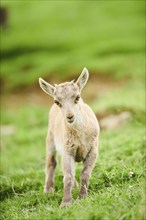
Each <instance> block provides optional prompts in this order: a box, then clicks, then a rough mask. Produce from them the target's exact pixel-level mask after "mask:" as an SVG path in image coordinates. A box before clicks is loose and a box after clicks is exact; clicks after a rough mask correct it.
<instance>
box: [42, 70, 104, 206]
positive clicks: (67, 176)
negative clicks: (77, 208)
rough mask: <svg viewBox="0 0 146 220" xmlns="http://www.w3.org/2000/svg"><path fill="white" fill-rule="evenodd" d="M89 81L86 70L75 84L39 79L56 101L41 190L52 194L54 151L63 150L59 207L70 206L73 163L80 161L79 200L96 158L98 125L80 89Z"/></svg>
mask: <svg viewBox="0 0 146 220" xmlns="http://www.w3.org/2000/svg"><path fill="white" fill-rule="evenodd" d="M87 80H88V71H87V69H85V68H84V70H83V72H82V74H81V75H80V77H79V78H78V80H77V82H76V83H75V82H73V81H72V82H66V83H62V84H59V85H55V87H53V86H51V85H50V84H48V83H46V82H45V81H44V80H42V79H40V81H39V82H40V86H41V88H42V89H43V90H44V91H45V92H46V93H48V94H49V95H51V96H52V97H53V98H54V100H57V102H59V104H58V103H57V104H58V105H59V106H60V107H59V106H57V105H56V104H54V105H53V106H52V108H51V110H50V113H49V128H48V134H47V139H46V146H47V158H46V180H45V187H44V191H45V192H46V193H47V192H54V171H55V167H56V164H57V162H56V159H55V157H56V152H57V151H62V169H63V175H64V197H63V199H62V203H61V206H62V207H65V206H68V205H69V204H71V202H72V196H71V191H72V188H73V187H76V186H77V183H76V180H75V161H76V162H80V161H82V162H83V170H82V172H81V189H80V192H79V197H80V198H83V197H85V196H86V195H87V188H88V183H89V179H90V176H91V172H92V170H93V168H94V165H95V162H96V158H97V155H98V138H99V130H100V129H99V125H98V121H97V119H96V117H95V114H94V113H93V111H92V110H91V108H90V107H89V106H88V105H87V104H85V103H84V102H83V100H82V99H81V98H80V99H79V100H78V101H77V103H76V97H77V96H78V95H80V93H81V90H82V88H83V87H84V85H85V84H86V82H87Z"/></svg>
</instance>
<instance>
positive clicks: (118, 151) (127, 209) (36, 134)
mask: <svg viewBox="0 0 146 220" xmlns="http://www.w3.org/2000/svg"><path fill="white" fill-rule="evenodd" d="M14 112H15V111H7V114H6V113H5V118H4V120H5V124H7V123H8V124H9V123H11V124H12V123H13V124H15V129H16V131H17V133H14V134H13V135H11V136H3V138H2V140H1V141H2V158H1V159H2V161H1V165H2V167H1V168H2V173H1V219H79V216H80V219H127V220H128V219H135V220H137V219H144V216H143V214H144V197H145V195H144V178H145V174H144V170H143V169H144V128H143V124H142V123H140V122H138V121H137V120H136V119H133V120H132V121H131V122H127V123H126V125H123V126H122V127H120V128H119V129H117V130H114V131H106V132H102V133H101V136H100V149H99V159H98V161H97V163H96V166H95V169H94V172H93V175H92V178H91V181H90V186H89V196H88V198H86V199H84V200H78V199H77V193H78V190H75V191H74V192H73V198H74V202H73V205H72V206H71V207H70V208H68V209H60V208H59V205H60V202H61V198H62V195H63V183H62V179H63V177H62V172H61V168H60V164H59V166H58V168H57V172H56V177H55V190H56V193H55V194H54V195H44V194H43V184H44V170H43V167H44V164H45V147H44V140H45V135H46V130H47V123H46V118H47V110H45V109H43V108H38V107H31V108H30V106H29V107H26V108H23V109H21V110H19V114H18V117H17V119H15V118H14V114H15V113H14ZM40 116H41V117H40ZM40 128H41V129H40ZM59 159H60V158H59ZM81 167H82V166H81V164H78V165H77V167H76V171H77V174H76V175H77V179H78V180H79V174H80V172H81ZM129 172H133V173H134V175H133V176H132V177H130V174H129ZM8 207H9V208H8Z"/></svg>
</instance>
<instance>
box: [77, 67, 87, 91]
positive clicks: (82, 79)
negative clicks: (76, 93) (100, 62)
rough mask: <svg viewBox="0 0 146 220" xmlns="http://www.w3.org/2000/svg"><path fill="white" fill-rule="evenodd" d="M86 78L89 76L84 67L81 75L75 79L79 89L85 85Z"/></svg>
mask: <svg viewBox="0 0 146 220" xmlns="http://www.w3.org/2000/svg"><path fill="white" fill-rule="evenodd" d="M88 78H89V72H88V70H87V69H86V68H84V69H83V71H82V73H81V75H80V76H79V78H78V79H77V81H76V84H77V86H78V87H79V89H80V91H81V90H82V88H83V87H84V86H85V85H86V83H87V81H88Z"/></svg>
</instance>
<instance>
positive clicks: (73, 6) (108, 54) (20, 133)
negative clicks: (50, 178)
mask: <svg viewBox="0 0 146 220" xmlns="http://www.w3.org/2000/svg"><path fill="white" fill-rule="evenodd" d="M1 5H2V6H6V7H8V12H9V19H8V28H7V29H6V30H1V76H0V77H1V82H2V83H1V85H2V97H1V98H2V99H1V101H2V107H1V190H0V195H1V196H0V200H1V206H0V208H1V219H2V220H6V219H10V220H14V219H19V220H20V219H30V220H32V219H42V220H43V219H44V220H47V219H49V220H57V219H58V220H61V219H63V220H67V219H71V220H72V219H75V220H77V219H80V220H87V219H88V220H111V219H113V220H145V219H146V211H145V196H146V195H145V164H144V163H145V130H144V124H145V95H144V91H145V85H144V80H145V50H144V49H145V41H144V39H145V33H144V29H145V21H144V13H145V9H144V5H145V2H144V1H124V2H123V1H98V2H96V1H90V2H89V1H86V2H85V1H84V2H83V1H70V2H67V1H61V2H59V1H43V2H42V3H40V2H39V1H35V2H34V1H29V2H28V1H27V2H25V1H1ZM26 15H27V16H26ZM84 66H86V67H87V68H88V69H89V72H90V73H91V74H90V76H91V78H90V81H89V84H87V86H86V88H85V90H84V91H83V92H84V94H83V95H84V99H85V100H87V102H88V103H89V104H90V106H91V107H92V108H93V110H94V111H95V113H96V114H97V115H99V116H100V115H103V116H108V115H109V114H118V113H119V112H123V111H128V112H129V113H130V114H131V119H130V120H127V121H126V122H125V123H124V124H120V125H119V126H118V127H117V128H116V129H113V130H104V131H103V130H102V131H101V135H100V147H99V159H98V160H97V163H96V166H95V168H94V171H93V174H92V177H91V180H90V185H89V195H88V197H87V198H86V199H83V200H79V199H78V198H77V195H78V191H79V189H76V190H74V191H73V205H72V206H71V207H69V208H67V209H61V208H60V207H59V205H60V202H61V199H62V196H63V176H62V171H61V165H60V156H58V160H59V164H58V167H57V170H56V176H55V194H54V195H44V194H43V185H44V178H45V175H44V166H45V146H44V145H45V137H46V132H47V118H48V111H49V108H50V104H48V106H47V104H46V105H42V104H41V103H42V102H39V101H38V100H40V99H41V100H42V99H43V98H44V100H46V102H47V98H46V99H45V97H47V96H45V94H43V93H41V91H40V93H38V90H37V89H36V87H34V85H36V82H37V81H38V77H40V76H41V77H45V78H49V79H50V80H51V81H52V82H53V83H56V80H58V81H60V82H62V81H63V80H68V79H70V78H74V77H76V76H77V74H79V73H80V71H81V70H82V68H83V67H84ZM68 73H70V74H68ZM37 87H38V82H37ZM26 88H27V89H28V90H27V89H26ZM25 89H26V90H25ZM14 91H15V93H14ZM95 91H96V92H95ZM27 96H28V97H27ZM26 97H27V98H26ZM46 106H47V107H46ZM99 119H100V117H99ZM81 169H82V164H81V163H79V164H77V166H76V178H77V180H78V181H79V177H80V172H81ZM130 172H133V175H132V176H130Z"/></svg>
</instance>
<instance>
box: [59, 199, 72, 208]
mask: <svg viewBox="0 0 146 220" xmlns="http://www.w3.org/2000/svg"><path fill="white" fill-rule="evenodd" d="M71 204H72V200H69V201H63V200H62V202H61V204H60V208H67V207H69V206H70V205H71Z"/></svg>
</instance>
